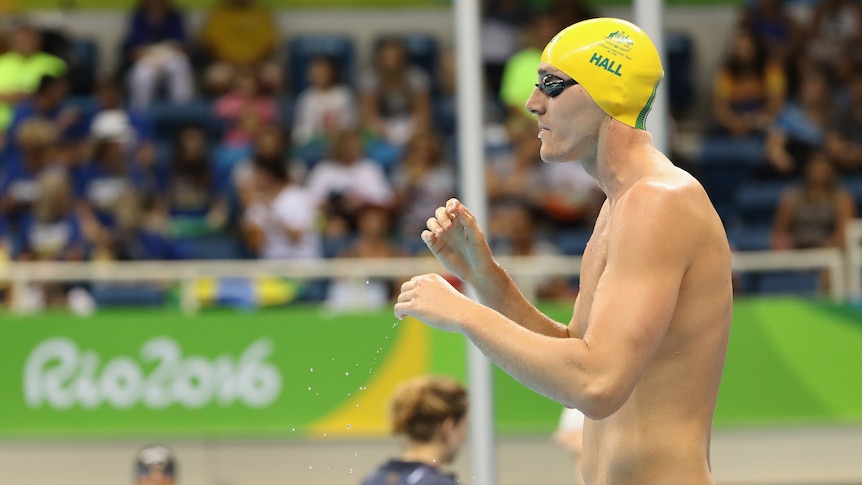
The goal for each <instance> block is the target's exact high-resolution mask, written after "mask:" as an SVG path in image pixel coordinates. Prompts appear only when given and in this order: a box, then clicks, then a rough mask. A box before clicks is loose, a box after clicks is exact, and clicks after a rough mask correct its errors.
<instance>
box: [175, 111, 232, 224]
mask: <svg viewBox="0 0 862 485" xmlns="http://www.w3.org/2000/svg"><path fill="white" fill-rule="evenodd" d="M207 142H208V140H207V137H206V133H205V132H204V131H203V130H202V129H201V128H200V127H197V126H187V127H185V128H183V129H182V130H180V132H179V133H178V134H177V136H176V138H175V139H174V145H173V154H172V158H171V160H170V163H169V167H170V168H169V169H168V176H167V184H166V193H165V194H164V201H165V202H164V209H165V215H166V216H167V220H168V221H169V223H170V233H171V234H172V235H174V236H178V237H195V236H201V235H207V234H213V233H220V232H222V231H223V230H224V229H225V226H226V224H227V222H228V217H229V215H230V210H229V209H230V208H229V206H228V203H227V198H226V197H225V195H224V194H225V191H226V189H227V187H226V185H225V184H226V182H227V181H225V180H220V179H219V177H217V176H216V171H215V167H214V166H213V162H212V160H211V158H210V154H209V148H208V146H207Z"/></svg>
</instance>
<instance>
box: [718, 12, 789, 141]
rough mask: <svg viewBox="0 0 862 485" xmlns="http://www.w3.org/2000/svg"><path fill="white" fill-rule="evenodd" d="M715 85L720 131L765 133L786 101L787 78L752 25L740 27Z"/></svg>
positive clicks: (740, 134)
mask: <svg viewBox="0 0 862 485" xmlns="http://www.w3.org/2000/svg"><path fill="white" fill-rule="evenodd" d="M714 89H715V91H714V97H713V111H714V116H715V122H716V127H715V129H714V130H715V131H716V132H717V133H719V134H723V135H730V136H732V137H746V136H762V135H763V134H764V133H765V131H766V129H767V128H768V127H769V126H770V125H771V124H772V123H773V121H774V119H775V117H776V116H777V115H778V113H779V112H780V111H781V108H782V106H783V104H784V98H785V95H786V79H785V76H784V70H783V68H782V67H781V66H780V65H779V64H778V63H777V62H776V61H774V60H773V59H770V57H769V54H768V52H767V51H766V47H765V46H764V45H763V43H762V41H761V40H760V38H759V37H757V35H755V33H754V32H753V31H752V30H750V29H747V28H738V29H737V30H735V31H734V36H733V37H732V39H731V41H730V52H729V53H728V55H727V57H726V58H725V60H724V63H723V65H722V67H721V68H720V69H719V71H718V72H717V74H716V79H715V88H714Z"/></svg>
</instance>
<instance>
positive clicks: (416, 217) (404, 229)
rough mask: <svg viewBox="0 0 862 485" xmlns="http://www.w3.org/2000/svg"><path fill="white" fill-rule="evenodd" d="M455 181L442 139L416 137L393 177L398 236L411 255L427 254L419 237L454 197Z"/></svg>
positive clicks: (420, 134)
mask: <svg viewBox="0 0 862 485" xmlns="http://www.w3.org/2000/svg"><path fill="white" fill-rule="evenodd" d="M455 180H456V179H455V167H454V166H453V164H452V163H451V161H449V160H448V159H447V158H446V156H445V153H444V150H443V144H442V141H441V139H440V137H439V136H437V135H436V134H435V133H432V132H417V133H414V134H413V137H412V138H411V139H410V142H408V143H407V147H406V151H405V153H404V158H403V159H402V160H401V162H400V163H399V164H398V165H397V166H396V167H395V169H394V173H393V174H392V181H393V182H392V183H393V187H394V189H395V206H396V207H397V208H398V210H397V214H396V216H397V221H396V226H397V235H398V236H399V237H400V240H401V241H402V242H403V244H404V245H405V247H406V248H407V251H408V252H409V253H410V254H415V253H417V252H420V251H424V249H425V243H424V242H422V240H421V239H420V238H418V237H417V235H418V234H422V231H423V230H425V222H426V221H427V220H428V214H433V213H434V211H435V210H436V209H437V208H438V207H441V206H443V205H445V204H446V201H447V200H449V198H451V197H454V196H455Z"/></svg>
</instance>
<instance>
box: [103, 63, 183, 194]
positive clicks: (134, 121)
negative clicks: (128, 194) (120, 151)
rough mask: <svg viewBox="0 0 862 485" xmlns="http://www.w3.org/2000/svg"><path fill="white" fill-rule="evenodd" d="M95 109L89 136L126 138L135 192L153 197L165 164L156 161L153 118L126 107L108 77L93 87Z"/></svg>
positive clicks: (160, 185)
mask: <svg viewBox="0 0 862 485" xmlns="http://www.w3.org/2000/svg"><path fill="white" fill-rule="evenodd" d="M96 100H97V108H96V111H95V113H94V115H93V117H92V120H91V122H90V139H91V140H98V139H102V138H111V137H117V138H122V139H127V140H128V142H129V143H128V145H127V146H126V151H127V152H128V154H129V156H130V160H131V161H132V162H133V164H132V166H131V167H129V169H130V173H131V176H132V180H133V181H134V182H135V186H136V189H137V190H138V194H139V195H141V196H142V197H144V198H147V199H152V198H155V197H158V196H160V193H161V192H162V191H163V190H164V186H165V177H166V174H165V171H164V164H160V163H158V162H159V160H158V156H157V152H156V144H155V139H154V133H153V124H152V120H151V119H150V117H149V116H148V114H147V113H146V112H145V111H142V110H138V109H135V108H132V107H130V106H127V105H126V104H125V103H124V102H123V95H122V89H121V88H120V86H119V85H118V84H117V83H116V82H114V81H112V80H109V79H104V80H101V81H99V83H98V84H97V86H96Z"/></svg>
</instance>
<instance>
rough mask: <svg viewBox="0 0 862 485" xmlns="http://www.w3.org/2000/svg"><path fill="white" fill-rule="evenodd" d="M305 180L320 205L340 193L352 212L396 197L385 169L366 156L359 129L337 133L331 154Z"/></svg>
mask: <svg viewBox="0 0 862 485" xmlns="http://www.w3.org/2000/svg"><path fill="white" fill-rule="evenodd" d="M306 183H307V184H308V190H309V191H310V192H311V195H312V197H314V200H315V202H316V203H317V204H318V206H323V205H325V204H326V203H327V201H329V200H330V199H331V198H332V197H333V196H338V197H340V198H342V202H343V203H344V204H345V208H346V209H348V210H349V211H350V212H352V211H354V210H355V209H357V208H359V207H360V206H362V205H365V204H376V205H383V206H386V205H389V204H391V203H392V199H393V191H392V185H391V184H390V182H389V180H388V179H387V177H386V173H385V172H384V171H383V169H382V168H381V167H380V165H379V164H378V163H377V162H376V161H375V160H372V159H370V158H367V157H366V156H365V153H364V150H363V144H362V136H361V134H360V133H359V131H358V130H345V131H341V132H339V133H338V134H336V136H335V138H334V140H333V145H332V153H331V156H330V157H329V158H328V159H326V160H322V161H321V162H320V163H318V164H317V165H315V166H314V168H312V169H311V171H310V172H309V174H308V179H307V181H306Z"/></svg>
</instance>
